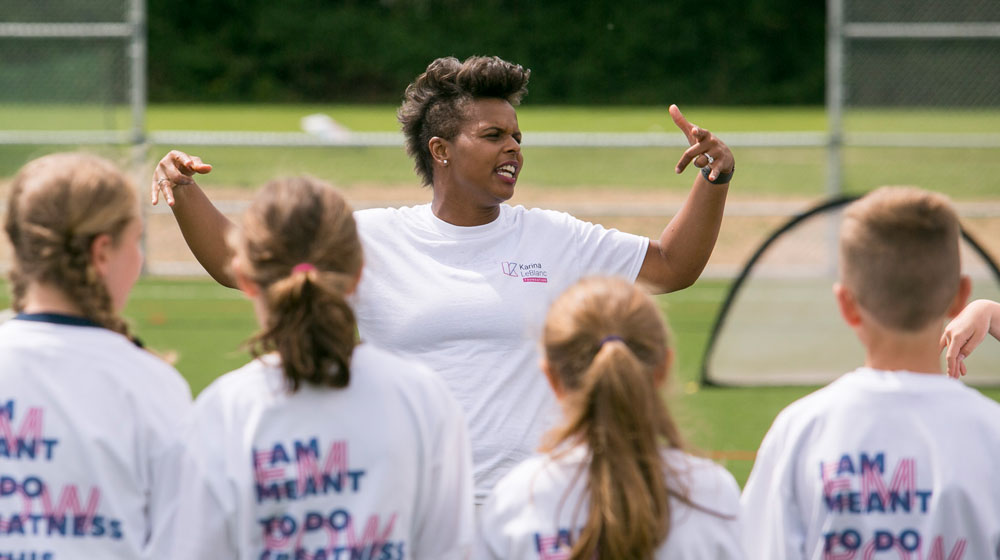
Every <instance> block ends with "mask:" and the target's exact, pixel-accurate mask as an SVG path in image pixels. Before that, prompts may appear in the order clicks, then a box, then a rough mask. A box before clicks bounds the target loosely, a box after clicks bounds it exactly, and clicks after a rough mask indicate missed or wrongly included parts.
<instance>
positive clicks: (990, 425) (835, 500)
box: [742, 368, 1000, 560]
mask: <svg viewBox="0 0 1000 560" xmlns="http://www.w3.org/2000/svg"><path fill="white" fill-rule="evenodd" d="M998 465H1000V404H998V403H996V402H994V401H993V400H991V399H989V398H987V397H985V396H983V395H982V394H980V393H979V392H978V391H976V390H974V389H971V388H969V387H966V386H965V385H963V384H962V383H961V382H960V381H957V380H955V379H952V378H949V377H946V376H944V375H937V374H920V373H912V372H905V371H894V372H889V371H879V370H873V369H868V368H860V369H858V370H856V371H854V372H851V373H848V374H845V375H843V376H841V377H840V378H839V379H837V380H836V381H834V382H833V383H831V384H830V385H828V386H827V387H825V388H823V389H820V390H819V391H816V392H815V393H812V394H811V395H808V396H806V397H804V398H802V399H800V400H798V401H796V402H794V403H792V404H791V405H789V406H788V407H787V408H786V409H785V410H783V411H782V412H781V413H780V414H779V415H778V417H777V418H776V419H775V421H774V424H773V425H772V426H771V429H770V430H769V431H768V433H767V435H766V436H765V437H764V441H763V443H762V444H761V447H760V451H759V452H758V454H757V460H756V462H755V464H754V467H753V471H752V472H751V474H750V478H749V480H748V481H747V484H746V487H745V488H744V491H743V497H742V506H743V518H744V520H745V525H744V532H743V534H744V543H745V548H746V551H747V554H748V556H749V557H750V558H759V559H761V560H763V559H767V560H775V559H779V560H780V559H791V558H795V559H799V558H810V559H843V560H847V559H854V558H857V559H858V560H861V559H866V558H873V559H882V558H893V559H894V558H908V559H913V560H916V559H924V560H927V559H930V558H935V559H941V560H960V559H964V560H986V559H991V558H992V559H996V558H1000V484H998V483H997V482H996V472H997V466H998Z"/></svg>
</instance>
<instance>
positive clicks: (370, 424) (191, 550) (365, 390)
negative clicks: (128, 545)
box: [162, 344, 474, 560]
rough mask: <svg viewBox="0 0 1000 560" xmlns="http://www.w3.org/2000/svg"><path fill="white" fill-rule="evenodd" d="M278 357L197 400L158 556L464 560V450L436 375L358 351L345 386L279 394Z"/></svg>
mask: <svg viewBox="0 0 1000 560" xmlns="http://www.w3.org/2000/svg"><path fill="white" fill-rule="evenodd" d="M286 387H287V384H286V382H285V379H284V376H283V373H282V371H281V369H280V362H279V360H278V358H277V356H276V355H267V356H263V357H261V358H260V359H257V360H254V361H252V362H250V363H249V364H247V365H246V366H244V367H242V368H240V369H238V370H236V371H233V372H230V373H228V374H226V375H223V376H222V377H220V378H219V379H218V380H216V381H215V382H214V383H212V384H211V385H210V386H209V387H208V388H206V389H205V390H204V391H203V392H202V393H201V394H200V395H199V396H198V398H197V400H196V401H195V409H194V413H193V415H192V417H191V418H190V422H189V424H188V429H187V434H188V435H187V437H188V446H187V449H186V451H185V453H184V458H183V460H182V462H181V464H179V465H175V468H176V469H177V470H178V472H179V475H178V476H179V479H180V480H181V481H182V484H183V486H182V487H181V488H179V490H178V492H179V508H178V509H179V511H178V516H177V518H176V519H175V522H174V524H173V526H172V527H171V533H170V534H171V536H172V539H171V542H169V543H166V545H167V546H166V548H165V549H163V551H162V555H163V557H164V558H187V559H194V558H206V559H207V558H248V559H249V558H252V559H259V558H267V559H271V560H278V559H281V558H286V559H288V560H295V559H298V558H310V559H312V560H343V559H347V558H384V559H386V560H392V559H401V558H407V559H410V558H417V559H419V558H428V559H430V558H433V559H451V558H465V554H466V553H467V552H468V550H469V548H470V547H471V545H472V542H473V539H474V521H473V501H472V477H471V464H470V458H469V444H468V436H467V433H466V427H465V421H464V418H463V416H462V411H461V409H460V408H459V406H458V403H456V402H455V400H454V398H453V397H452V396H451V395H450V394H449V392H448V390H447V388H446V387H445V386H444V383H442V382H441V380H440V379H439V378H438V377H437V376H436V375H434V374H433V373H431V372H430V371H429V370H427V369H426V368H424V367H423V366H419V365H416V364H413V363H410V362H407V361H404V360H402V359H400V358H397V357H395V356H392V355H390V354H388V353H386V352H383V351H381V350H379V349H376V348H374V347H373V346H372V345H371V344H363V345H361V346H359V347H357V348H356V349H355V351H354V355H353V358H352V361H351V377H350V382H349V384H348V386H347V387H345V388H342V389H334V388H324V387H315V386H311V385H307V384H303V385H302V386H301V387H300V388H299V390H298V391H296V392H294V393H290V392H289V391H288V390H287V389H286Z"/></svg>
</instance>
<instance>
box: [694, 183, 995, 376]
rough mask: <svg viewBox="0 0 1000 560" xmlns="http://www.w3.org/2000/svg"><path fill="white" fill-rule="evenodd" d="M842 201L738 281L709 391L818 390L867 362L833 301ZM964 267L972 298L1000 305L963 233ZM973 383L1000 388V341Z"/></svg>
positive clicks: (795, 225)
mask: <svg viewBox="0 0 1000 560" xmlns="http://www.w3.org/2000/svg"><path fill="white" fill-rule="evenodd" d="M852 200H854V197H840V198H836V199H832V200H830V201H827V202H825V203H823V204H820V205H818V206H816V207H814V208H812V209H811V210H808V211H806V212H803V213H802V214H800V215H798V216H795V217H793V218H791V219H790V220H789V221H788V222H786V223H785V224H784V225H783V226H781V227H779V228H778V229H777V230H775V231H774V232H773V233H772V234H771V235H770V236H769V237H768V238H767V240H766V241H765V242H764V243H763V244H762V245H761V246H760V248H759V249H757V251H756V252H755V253H754V254H753V256H752V257H751V258H750V259H749V260H748V262H747V264H746V265H745V267H744V268H743V270H742V271H741V273H740V274H739V276H737V278H736V279H735V280H734V281H733V284H732V285H731V287H730V291H729V293H728V295H727V297H726V300H725V301H724V303H723V305H722V307H721V308H720V310H719V314H718V316H717V317H716V321H715V325H714V327H713V329H712V332H711V334H710V337H709V341H708V345H707V347H706V350H705V355H704V358H703V360H702V381H703V383H705V384H708V385H820V384H825V383H828V382H830V381H832V380H833V379H835V378H836V377H838V376H840V375H841V374H843V373H845V372H848V371H851V370H853V369H855V368H857V367H859V366H860V365H862V364H863V363H864V351H863V349H862V347H861V344H860V342H858V340H857V338H856V337H855V335H854V332H853V331H852V330H851V329H850V328H849V327H848V326H847V325H846V324H845V323H844V322H843V320H842V319H841V317H840V312H839V311H838V309H837V305H836V301H835V300H834V297H833V291H832V287H833V283H834V282H835V281H836V280H837V258H838V255H837V236H838V230H839V228H840V221H841V219H842V216H843V210H844V207H845V206H846V205H847V204H848V203H849V202H851V201H852ZM961 245H962V248H961V255H962V269H963V273H964V274H968V275H969V276H971V278H972V284H973V292H972V298H970V301H971V299H978V298H988V299H992V300H995V301H996V300H1000V270H998V269H997V266H996V264H995V263H994V262H993V260H992V259H991V258H990V256H989V255H988V254H987V253H986V252H985V251H984V250H983V249H982V247H981V246H980V245H979V244H978V243H977V242H976V241H975V240H974V239H973V238H972V237H971V236H970V235H969V234H968V233H967V232H966V231H965V230H964V229H963V232H962V242H961ZM966 364H967V366H968V371H969V375H968V377H967V379H966V382H967V383H969V384H970V385H979V386H1000V343H998V342H997V341H995V340H992V339H988V340H986V341H985V342H984V343H983V344H982V345H980V347H979V348H978V349H977V350H976V352H974V353H973V355H972V356H970V357H969V358H968V359H967V360H966Z"/></svg>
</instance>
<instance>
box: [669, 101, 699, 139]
mask: <svg viewBox="0 0 1000 560" xmlns="http://www.w3.org/2000/svg"><path fill="white" fill-rule="evenodd" d="M670 118H672V119H673V120H674V124H675V125H677V128H679V129H681V132H683V133H684V136H686V137H687V139H688V143H689V144H694V143H695V141H696V140H695V137H694V128H695V126H694V125H693V124H691V123H690V122H688V120H687V119H686V118H684V113H681V110H680V109H679V108H678V107H677V105H671V106H670Z"/></svg>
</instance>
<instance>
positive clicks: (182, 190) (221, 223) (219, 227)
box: [150, 150, 236, 288]
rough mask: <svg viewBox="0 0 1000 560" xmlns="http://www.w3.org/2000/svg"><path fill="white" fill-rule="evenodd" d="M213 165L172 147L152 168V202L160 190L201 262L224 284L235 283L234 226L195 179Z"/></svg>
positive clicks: (232, 286) (158, 195)
mask: <svg viewBox="0 0 1000 560" xmlns="http://www.w3.org/2000/svg"><path fill="white" fill-rule="evenodd" d="M211 170H212V166H211V165H209V164H207V163H204V162H203V161H201V158H199V157H197V156H190V155H188V154H185V153H184V152H181V151H178V150H171V151H170V152H169V153H168V154H167V155H165V156H163V159H161V160H160V163H158V164H157V165H156V170H155V171H153V179H152V186H151V187H150V195H151V202H152V203H153V204H154V205H155V204H156V203H157V202H158V201H159V197H160V193H162V194H163V198H164V199H165V200H166V201H167V205H168V206H170V208H171V210H173V212H174V219H176V220H177V225H178V226H180V228H181V233H182V234H183V235H184V241H185V242H187V245H188V247H189V248H190V249H191V252H192V253H194V256H195V258H196V259H198V262H199V263H201V266H203V267H205V270H206V271H208V273H209V274H210V275H212V278H214V279H215V281H216V282H218V283H220V284H222V285H223V286H228V287H230V288H235V287H236V279H235V278H233V275H232V271H231V270H230V267H229V264H230V262H231V261H232V258H233V255H232V251H231V250H230V249H229V245H228V244H227V243H226V236H227V235H228V234H229V231H230V230H231V229H232V228H233V227H235V226H234V225H233V223H232V222H231V221H230V220H229V218H226V216H225V215H224V214H223V213H222V212H220V211H219V209H218V208H216V207H215V206H214V205H213V204H212V201H211V200H209V199H208V196H206V195H205V191H203V190H201V187H199V186H198V183H197V182H195V180H194V175H195V174H196V173H208V172H209V171H211Z"/></svg>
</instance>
